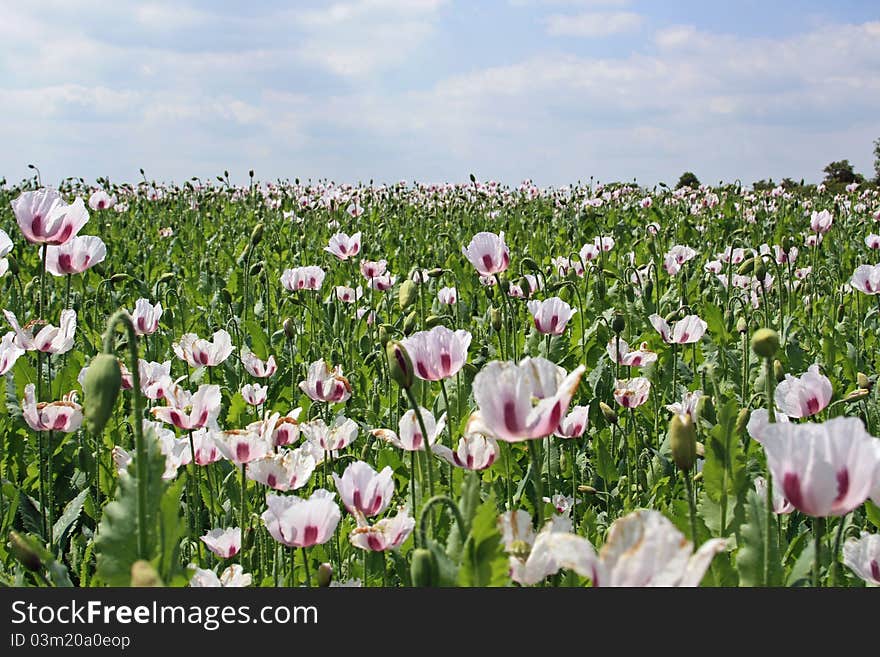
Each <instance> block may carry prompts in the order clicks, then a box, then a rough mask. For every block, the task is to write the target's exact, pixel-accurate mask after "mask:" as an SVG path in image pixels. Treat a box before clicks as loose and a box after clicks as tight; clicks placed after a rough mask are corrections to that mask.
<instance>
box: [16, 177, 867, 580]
mask: <svg viewBox="0 0 880 657" xmlns="http://www.w3.org/2000/svg"><path fill="white" fill-rule="evenodd" d="M38 183H39V181H38V179H37V178H35V179H33V180H28V181H24V182H22V183H21V184H19V185H17V186H9V185H5V186H3V187H0V310H2V313H3V317H2V318H0V324H2V325H3V327H2V329H0V335H2V342H0V375H2V377H3V403H2V408H0V535H2V537H3V540H2V541H0V584H2V585H4V586H57V587H62V586H80V587H92V586H254V587H257V586H259V587H281V586H363V587H382V586H384V587H410V586H437V587H457V586H461V587H473V586H477V587H486V586H514V587H517V586H554V587H584V586H602V587H604V586H700V585H702V586H723V587H728V586H761V587H771V586H772V587H806V586H811V587H827V586H836V587H863V586H876V585H880V507H878V506H877V505H878V504H880V439H878V438H876V437H874V436H876V435H880V398H878V392H877V385H876V372H877V367H878V338H877V333H878V327H880V265H878V264H876V263H877V262H880V256H878V249H880V235H878V234H875V233H874V231H877V232H880V226H878V223H880V192H878V190H877V189H876V188H873V187H872V186H870V185H856V184H853V185H848V186H846V187H842V186H841V187H840V188H839V189H838V188H834V189H826V188H825V186H824V185H820V186H818V187H800V188H795V189H784V188H782V187H776V188H772V189H760V190H755V189H750V188H744V187H742V186H740V185H738V184H736V185H727V186H719V187H714V188H710V187H706V186H700V187H687V186H683V187H681V188H679V189H675V190H672V189H669V188H666V187H659V188H654V189H653V190H648V189H644V188H640V187H637V186H635V185H634V184H630V185H627V184H609V185H600V184H594V183H592V182H591V183H589V184H588V183H579V184H577V185H571V186H568V187H559V188H539V187H537V186H536V185H534V184H532V183H531V182H530V181H525V182H523V183H522V184H520V185H514V186H507V185H502V184H500V183H496V182H494V181H487V182H480V181H478V180H477V179H475V178H474V177H471V180H470V181H469V182H465V183H461V184H440V185H427V184H420V183H407V182H405V181H402V182H399V183H394V184H374V183H372V182H371V183H370V184H357V185H345V184H337V183H333V182H330V181H308V182H302V181H300V180H295V181H290V180H286V181H280V180H279V181H276V182H274V183H259V182H257V181H256V180H254V178H253V175H251V178H250V184H249V185H245V186H236V185H233V184H232V183H231V182H230V180H229V176H228V174H226V175H224V176H222V177H218V178H217V179H216V180H214V181H201V180H198V179H193V180H192V181H190V182H187V183H186V184H185V185H182V186H172V185H164V184H159V183H155V182H151V181H148V180H147V179H146V178H145V179H144V180H143V181H142V182H140V183H136V184H114V183H111V182H110V181H109V180H106V179H104V180H101V179H99V180H98V181H97V182H96V184H92V185H88V184H86V183H84V182H83V181H82V180H79V179H67V180H65V181H64V182H63V183H62V184H61V185H60V186H58V187H57V188H52V187H46V186H42V185H40V184H38Z"/></svg>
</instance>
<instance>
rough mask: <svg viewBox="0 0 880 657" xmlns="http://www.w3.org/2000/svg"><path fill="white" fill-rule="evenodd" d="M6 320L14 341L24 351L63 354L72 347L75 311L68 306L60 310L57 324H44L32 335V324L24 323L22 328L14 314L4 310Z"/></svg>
mask: <svg viewBox="0 0 880 657" xmlns="http://www.w3.org/2000/svg"><path fill="white" fill-rule="evenodd" d="M3 314H4V315H5V316H6V321H7V322H9V325H10V326H12V330H13V331H15V343H16V345H18V347H20V348H21V349H24V350H25V351H42V352H43V353H49V354H56V355H57V354H64V353H67V352H68V351H70V350H71V349H72V348H73V338H74V334H75V333H76V311H74V310H71V309H70V308H68V309H66V310H62V311H61V317H60V319H59V321H58V326H57V327H56V326H52V325H51V324H46V325H45V326H43V328H41V329H40V330H39V332H38V333H37V334H36V335H34V334H33V332H34V330H33V326H31V325H30V324H29V325H26V326H25V327H24V328H22V327H21V326H19V325H18V320H17V319H16V317H15V315H14V314H12V313H11V312H9V311H8V310H4V311H3Z"/></svg>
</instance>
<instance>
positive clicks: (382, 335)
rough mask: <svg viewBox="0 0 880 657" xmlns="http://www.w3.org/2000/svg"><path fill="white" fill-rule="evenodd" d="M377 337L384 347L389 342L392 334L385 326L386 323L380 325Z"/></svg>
mask: <svg viewBox="0 0 880 657" xmlns="http://www.w3.org/2000/svg"><path fill="white" fill-rule="evenodd" d="M377 337H378V338H379V344H381V345H382V346H383V347H384V346H385V345H386V344H388V340H389V339H390V338H391V335H390V334H389V333H388V329H387V328H385V325H384V324H382V325H381V326H379V334H378V336H377Z"/></svg>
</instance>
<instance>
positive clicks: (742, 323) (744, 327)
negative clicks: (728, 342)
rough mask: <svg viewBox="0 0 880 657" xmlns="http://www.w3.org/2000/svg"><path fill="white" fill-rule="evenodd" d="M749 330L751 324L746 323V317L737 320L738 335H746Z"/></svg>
mask: <svg viewBox="0 0 880 657" xmlns="http://www.w3.org/2000/svg"><path fill="white" fill-rule="evenodd" d="M748 330H749V323H748V322H747V321H746V318H745V317H740V318H739V319H737V320H736V331H737V333H745V332H746V331H748Z"/></svg>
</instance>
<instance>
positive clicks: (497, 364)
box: [467, 358, 586, 442]
mask: <svg viewBox="0 0 880 657" xmlns="http://www.w3.org/2000/svg"><path fill="white" fill-rule="evenodd" d="M585 369H586V368H585V367H584V366H583V365H579V366H578V367H577V368H575V369H574V370H573V371H572V372H571V374H568V375H566V373H565V370H564V369H563V368H561V367H559V366H558V365H555V364H553V363H551V362H550V361H548V360H546V359H544V358H524V359H523V360H521V361H520V362H519V364H516V363H512V362H509V361H508V362H501V361H497V360H496V361H492V362H491V363H489V364H488V365H486V366H485V367H484V368H483V369H482V370H480V371H479V372H478V373H477V375H476V377H474V382H473V394H474V400H475V401H476V403H477V407H478V410H477V411H476V412H475V413H473V414H472V415H471V417H470V419H469V420H468V425H467V426H468V428H467V431H468V432H476V433H481V434H483V435H486V436H492V437H493V438H496V439H498V440H504V441H507V442H518V441H521V440H529V439H533V438H544V437H546V436H549V435H550V434H552V433H553V432H554V431H555V430H556V429H557V427H558V426H559V421H560V420H561V419H562V418H563V417H564V416H565V412H566V410H567V409H568V405H569V403H570V402H571V398H572V397H573V396H574V393H575V390H577V386H578V383H580V380H581V376H583V373H584V371H585Z"/></svg>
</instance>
